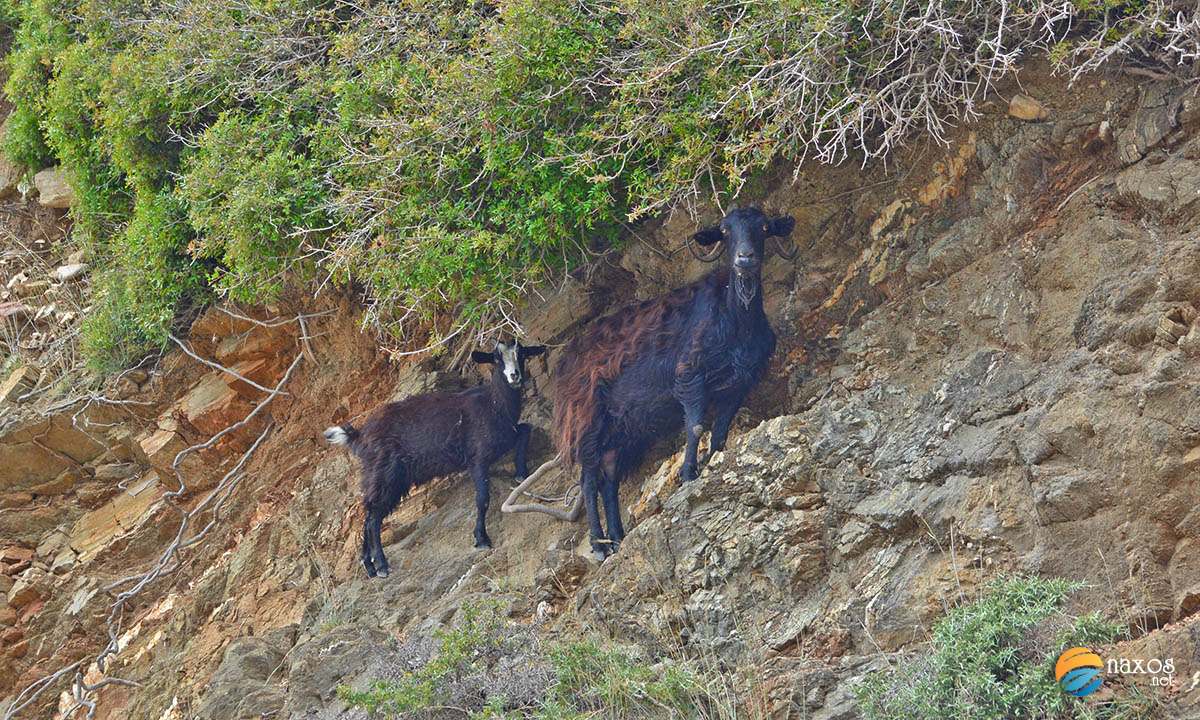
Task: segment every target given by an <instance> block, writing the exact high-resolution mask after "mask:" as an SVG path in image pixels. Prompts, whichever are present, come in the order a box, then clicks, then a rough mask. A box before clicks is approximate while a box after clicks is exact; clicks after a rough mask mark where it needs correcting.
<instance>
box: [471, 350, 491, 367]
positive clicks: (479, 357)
mask: <svg viewBox="0 0 1200 720" xmlns="http://www.w3.org/2000/svg"><path fill="white" fill-rule="evenodd" d="M471 359H472V360H474V361H475V362H477V363H479V364H480V365H490V364H492V363H494V362H496V356H495V355H493V354H492V353H490V352H484V351H482V350H473V351H471Z"/></svg>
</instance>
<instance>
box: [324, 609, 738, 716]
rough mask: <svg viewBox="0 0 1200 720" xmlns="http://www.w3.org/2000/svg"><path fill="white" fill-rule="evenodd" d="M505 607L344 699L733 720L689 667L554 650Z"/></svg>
mask: <svg viewBox="0 0 1200 720" xmlns="http://www.w3.org/2000/svg"><path fill="white" fill-rule="evenodd" d="M498 610H499V606H498V605H497V604H495V603H485V604H476V605H465V606H464V607H463V609H462V619H461V622H460V623H459V625H458V626H456V627H455V628H452V629H448V630H442V631H439V632H438V633H436V635H435V642H436V649H435V651H434V654H433V656H432V657H431V658H430V659H429V660H428V662H426V663H425V664H424V665H422V666H421V667H420V668H418V669H417V670H414V671H411V672H407V673H405V674H404V675H403V676H402V677H400V678H399V679H398V680H391V681H378V682H375V683H373V684H372V685H371V686H370V687H369V688H368V689H367V690H363V691H358V690H354V689H352V688H350V687H347V686H342V687H339V688H338V697H340V698H341V699H342V700H343V701H344V702H346V703H347V704H349V705H351V706H354V707H360V708H363V709H365V710H367V711H368V712H371V713H380V714H381V715H383V716H386V717H399V716H401V715H404V716H406V717H407V716H411V717H422V716H423V713H434V712H438V711H446V710H453V711H454V712H455V714H457V715H461V716H462V717H467V718H471V720H582V719H583V718H595V719H608V720H624V719H626V718H629V719H633V718H646V717H657V718H678V719H680V720H682V719H683V718H699V717H717V718H732V717H734V716H735V714H734V713H733V711H732V709H731V708H730V707H729V706H728V702H727V700H726V699H725V698H723V697H718V696H717V694H716V693H715V692H713V691H712V690H711V689H710V687H709V683H708V682H706V680H705V678H703V677H702V676H701V674H700V673H699V672H697V671H696V670H695V669H694V668H693V667H692V666H691V665H690V664H689V663H687V662H684V661H679V660H672V659H663V660H660V661H659V662H657V663H654V664H651V663H648V662H646V661H645V660H644V659H641V658H639V657H637V656H635V655H634V654H632V653H630V652H628V651H626V650H623V649H620V648H616V647H607V646H604V645H601V644H600V643H597V642H593V641H589V640H584V641H577V642H571V643H561V644H556V645H553V646H551V647H549V648H548V649H546V648H543V647H542V645H541V643H540V641H539V640H538V639H537V637H536V636H535V635H534V634H533V632H532V631H531V630H529V629H528V628H521V627H520V626H513V625H506V624H505V623H504V622H503V620H502V618H501V617H500V614H499V612H498ZM710 679H711V678H710ZM407 714H411V715H407Z"/></svg>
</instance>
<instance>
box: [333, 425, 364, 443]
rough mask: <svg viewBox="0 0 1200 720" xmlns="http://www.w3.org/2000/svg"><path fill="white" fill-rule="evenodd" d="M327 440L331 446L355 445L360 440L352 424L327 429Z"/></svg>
mask: <svg viewBox="0 0 1200 720" xmlns="http://www.w3.org/2000/svg"><path fill="white" fill-rule="evenodd" d="M325 439H326V440H327V441H328V442H329V444H330V445H353V444H354V443H355V442H356V441H357V440H358V430H355V429H354V426H353V425H351V424H350V423H342V424H341V425H334V426H332V427H327V428H325Z"/></svg>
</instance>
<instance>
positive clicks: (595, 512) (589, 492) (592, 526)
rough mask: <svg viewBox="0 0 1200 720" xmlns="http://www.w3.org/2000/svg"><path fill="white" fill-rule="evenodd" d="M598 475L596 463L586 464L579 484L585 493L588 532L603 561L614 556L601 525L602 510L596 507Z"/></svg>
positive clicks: (584, 501) (584, 503)
mask: <svg viewBox="0 0 1200 720" xmlns="http://www.w3.org/2000/svg"><path fill="white" fill-rule="evenodd" d="M598 474H599V473H598V472H597V468H596V466H595V464H594V463H589V464H585V465H584V466H583V475H582V477H581V478H580V481H579V484H580V490H581V491H582V492H583V506H584V508H586V509H587V518H588V532H589V534H590V535H591V539H592V551H593V552H595V553H596V554H597V555H598V556H599V557H600V559H602V560H603V559H604V558H606V557H608V556H609V555H611V554H612V545H611V544H610V543H609V542H608V539H607V538H606V537H605V536H604V528H603V527H601V525H600V508H599V507H597V505H596V496H597V494H598V489H599V488H598V487H597V477H596V476H597V475H598Z"/></svg>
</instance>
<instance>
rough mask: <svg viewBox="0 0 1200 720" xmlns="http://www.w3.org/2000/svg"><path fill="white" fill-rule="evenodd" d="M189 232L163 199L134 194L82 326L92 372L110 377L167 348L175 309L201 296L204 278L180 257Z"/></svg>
mask: <svg viewBox="0 0 1200 720" xmlns="http://www.w3.org/2000/svg"><path fill="white" fill-rule="evenodd" d="M190 237H191V235H190V228H189V227H188V225H187V224H186V222H185V220H184V214H183V210H182V208H181V207H180V203H179V202H178V200H177V199H176V198H175V197H174V196H172V195H170V194H168V193H153V192H145V193H140V194H139V195H138V197H137V200H136V202H135V204H134V207H133V214H132V216H131V218H130V220H129V224H128V226H127V227H126V229H125V232H123V233H122V234H121V235H120V236H118V237H117V238H116V239H115V240H114V242H112V243H111V244H110V245H109V246H107V248H106V252H108V253H110V254H109V255H108V256H107V257H106V258H105V260H106V262H105V263H104V264H105V265H106V266H107V270H106V271H104V272H103V273H102V274H101V276H100V277H99V278H98V280H97V283H96V287H97V298H96V301H95V302H94V303H93V309H92V312H91V313H89V315H88V316H87V318H85V320H84V324H83V330H82V333H83V350H84V352H85V355H86V356H87V357H88V358H89V359H90V360H89V362H90V363H91V364H92V367H93V368H94V369H96V370H98V371H100V372H110V371H113V370H116V369H118V368H121V367H123V366H125V365H128V364H130V363H132V362H134V361H136V360H138V359H140V358H141V357H142V356H143V355H144V354H145V351H146V349H147V348H153V347H163V346H165V345H166V344H167V342H168V336H169V333H170V331H171V329H172V321H173V320H174V318H175V314H176V310H177V309H178V307H179V306H180V303H181V302H182V301H183V300H184V299H186V298H195V297H197V296H198V295H199V294H200V293H201V292H202V291H203V287H204V285H203V278H204V273H203V271H202V269H201V268H200V267H199V266H197V265H196V264H194V263H193V262H192V261H191V260H190V259H189V258H188V257H187V255H186V253H185V250H186V247H187V244H188V241H189V239H190Z"/></svg>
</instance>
